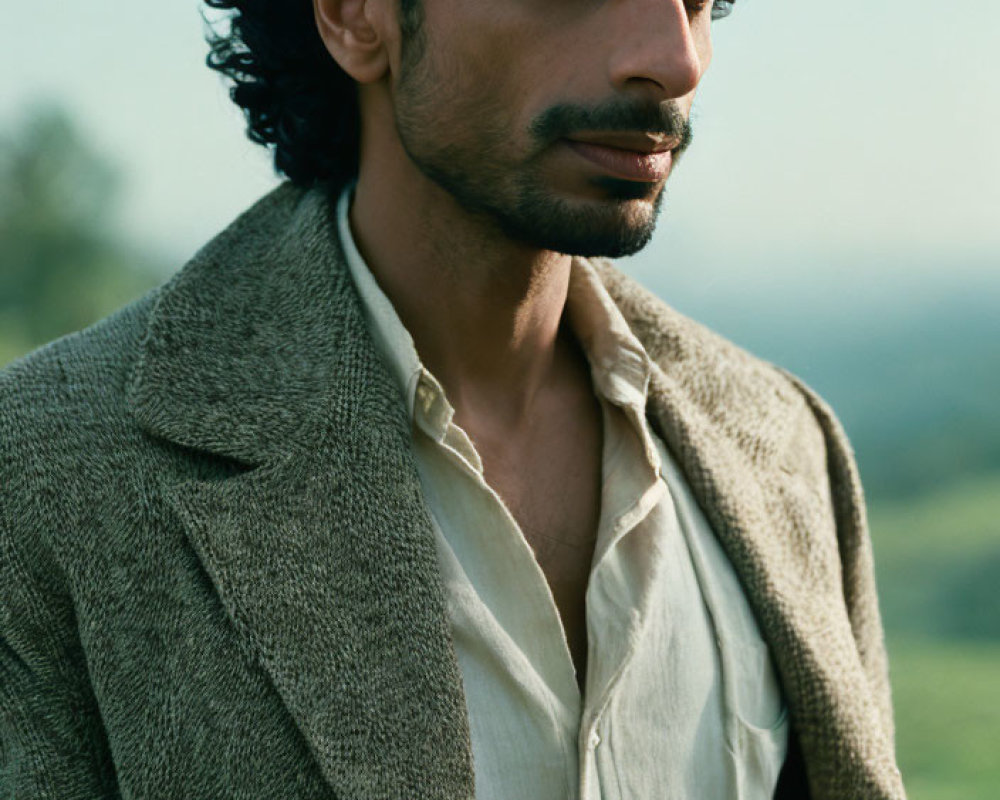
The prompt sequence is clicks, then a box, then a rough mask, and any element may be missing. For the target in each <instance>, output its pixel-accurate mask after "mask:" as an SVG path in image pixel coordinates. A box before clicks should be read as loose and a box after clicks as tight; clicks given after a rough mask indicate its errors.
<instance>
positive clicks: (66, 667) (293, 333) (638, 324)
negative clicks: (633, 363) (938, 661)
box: [0, 185, 904, 800]
mask: <svg viewBox="0 0 1000 800" xmlns="http://www.w3.org/2000/svg"><path fill="white" fill-rule="evenodd" d="M599 269H600V271H601V274H602V278H603V280H604V281H605V283H606V285H607V286H608V288H609V291H611V293H612V296H613V297H614V298H615V300H616V302H617V303H618V304H619V305H620V307H621V308H622V311H623V313H624V314H625V316H626V319H627V320H628V321H629V324H630V325H631V326H632V327H633V329H634V331H635V332H636V335H637V336H638V337H639V339H640V340H641V341H642V342H643V345H644V346H645V347H646V349H647V350H648V351H649V353H650V355H651V356H652V357H653V358H654V360H655V361H656V364H657V367H656V369H655V374H654V379H653V384H652V387H651V396H650V405H649V415H650V419H651V420H652V422H653V424H654V426H655V427H656V429H657V431H658V432H659V433H660V435H661V436H662V437H663V439H664V441H665V442H666V443H667V445H668V446H669V447H670V449H671V451H672V453H673V454H674V456H675V457H676V458H677V460H678V463H679V464H680V466H681V468H682V469H683V471H684V473H685V476H686V478H687V479H688V481H689V483H690V485H691V487H692V490H693V491H694V493H695V495H696V497H697V498H698V501H699V503H700V505H701V506H702V508H703V509H704V510H705V512H706V515H707V516H708V519H709V520H710V522H711V523H712V525H713V528H714V529H715V531H716V533H717V535H718V536H719V539H720V541H721V542H722V544H723V546H724V548H725V550H726V552H727V554H728V556H729V558H730V559H731V560H732V562H733V565H734V567H735V568H736V571H737V573H738V574H739V575H740V578H741V581H742V583H743V586H744V589H745V591H746V593H747V597H748V599H749V601H750V603H751V606H752V607H753V608H754V611H755V613H756V615H757V617H758V621H759V623H760V626H761V630H762V633H763V634H764V636H765V638H766V639H767V641H768V643H769V645H770V646H771V648H772V651H773V652H774V656H775V661H776V665H777V668H778V672H779V675H780V677H781V681H782V686H783V690H784V692H785V696H786V698H787V701H788V705H789V710H790V714H791V719H792V725H793V729H794V731H795V733H796V735H797V743H796V749H795V752H796V753H799V751H800V755H796V756H795V758H796V759H798V760H799V761H800V762H801V763H800V764H799V765H798V767H799V768H800V770H801V771H802V772H803V774H804V775H805V777H806V779H807V780H808V784H809V794H810V796H811V797H812V798H814V800H833V798H843V799H845V800H846V799H848V798H850V799H851V800H864V799H866V798H871V800H876V798H878V799H883V798H885V799H888V798H893V799H894V800H895V799H897V798H903V797H904V793H903V789H902V785H901V782H900V779H899V774H898V770H897V769H896V767H895V760H894V754H893V732H892V713H891V704H890V698H889V690H888V680H887V671H886V662H885V653H884V646H883V641H882V629H881V624H880V622H879V616H878V608H877V602H876V597H875V590H874V579H873V571H872V559H871V548H870V544H869V540H868V533H867V528H866V521H865V512H864V505H863V500H862V497H861V490H860V485H859V482H858V477H857V471H856V468H855V465H854V460H853V455H852V453H851V451H850V447H849V445H848V443H847V440H846V438H845V437H844V434H843V431H842V430H841V428H840V426H839V424H838V423H837V421H836V419H835V417H834V416H833V415H832V413H831V412H830V411H829V409H828V408H827V407H826V406H825V405H824V404H823V403H822V401H821V400H819V398H817V397H816V396H815V395H814V394H813V393H812V392H811V391H810V390H809V389H808V388H807V387H805V386H804V385H802V384H801V383H800V382H799V381H797V380H796V379H794V378H792V377H791V376H788V375H786V374H784V373H782V372H781V371H780V370H778V369H777V368H775V367H773V366H771V365H769V364H766V363H764V362H761V361H759V360H757V359H755V358H753V357H752V356H750V355H749V354H747V353H745V352H743V351H742V350H740V349H738V348H736V347H735V346H734V345H732V344H730V343H728V342H726V341H725V340H723V339H721V338H720V337H718V336H716V335H715V334H713V333H711V332H710V331H708V330H706V329H705V328H703V327H701V326H699V325H697V324H696V323H694V322H692V321H690V320H688V319H686V318H685V317H683V316H681V315H680V314H678V313H677V312H675V311H673V310H671V309H670V308H668V307H667V306H665V305H664V304H663V303H661V302H660V301H659V300H657V299H656V298H654V297H653V296H652V295H650V294H649V293H647V292H645V291H644V290H642V289H641V288H639V287H638V286H636V285H635V284H633V283H632V282H631V281H629V280H628V279H627V278H625V277H624V276H622V275H621V274H620V273H618V272H617V271H615V270H614V268H613V267H611V266H610V265H608V264H600V265H599ZM436 559H437V556H436V552H435V550H434V541H433V533H432V529H431V527H430V519H429V516H428V511H427V509H426V506H425V504H424V502H423V499H422V497H421V493H420V484H419V479H418V477H417V473H416V470H415V466H414V462H413V456H412V453H411V451H410V432H409V425H408V421H407V417H406V410H405V407H404V404H403V400H402V398H401V397H400V396H399V393H398V390H397V389H396V388H395V385H394V383H393V381H392V380H391V378H390V376H389V374H388V372H387V370H386V367H385V365H384V364H383V363H382V361H381V360H380V358H379V356H378V355H377V353H376V350H375V347H374V345H373V343H372V341H371V338H370V336H369V334H368V332H367V329H366V327H365V323H364V319H363V317H362V314H361V310H360V307H359V302H358V298H357V296H356V294H355V292H354V287H353V284H352V283H351V281H350V277H349V275H348V273H347V269H346V266H345V264H344V261H343V254H342V252H341V250H340V245H339V243H338V241H337V238H336V229H335V224H334V219H333V212H332V209H331V204H330V202H329V200H328V198H327V196H326V195H324V194H323V193H322V192H320V191H318V190H313V191H308V192H305V191H302V190H299V189H296V188H293V187H291V186H290V185H284V186H282V187H279V188H278V189H277V190H275V191H274V192H272V193H271V194H270V195H268V196H267V197H265V198H264V199H263V200H261V201H260V202H259V203H258V204H257V205H256V206H254V207H253V208H252V209H250V210H249V211H248V212H247V213H246V214H244V215H243V216H242V217H240V218H239V219H238V220H237V221H236V222H235V223H233V225H232V226H230V227H229V228H228V229H227V230H226V231H225V232H223V233H222V234H220V236H219V237H217V238H216V239H215V240H214V241H213V242H212V243H210V244H209V245H208V246H207V247H206V248H205V249H204V250H202V251H201V252H200V253H199V254H198V255H197V256H196V257H195V258H194V260H193V261H192V262H191V263H190V264H189V265H188V266H187V267H185V269H183V270H182V271H181V272H179V273H178V274H177V275H176V276H175V277H174V278H173V279H172V280H171V281H170V282H169V283H168V284H166V285H165V286H164V287H161V288H160V289H159V290H156V291H154V292H152V293H151V294H149V295H148V296H146V297H144V298H142V299H141V300H139V301H137V302H136V303H134V304H132V305H130V306H128V307H126V308H125V309H123V310H121V311H119V312H118V313H116V314H114V315H112V316H111V317H109V318H107V319H105V320H103V321H102V322H100V323H98V324H97V325H95V326H93V327H91V328H89V329H87V330H85V331H82V332H81V333H78V334H74V335H72V336H69V337H66V338H64V339H61V340H58V341H56V342H54V343H52V344H50V345H48V346H47V347H45V348H42V349H41V350H39V351H36V352H35V353H33V354H31V355H30V356H28V357H26V358H24V359H22V360H20V361H18V362H15V363H14V364H13V365H11V366H9V367H8V368H7V369H5V370H4V371H3V372H2V373H0V798H7V797H11V798H13V797H16V798H49V797H51V798H61V799H64V798H95V797H121V798H129V799H131V798H135V799H136V800H138V799H139V798H142V799H143V800H146V799H147V798H198V797H205V798H233V799H234V800H235V799H236V798H246V799H248V798H261V797H280V798H324V797H329V798H339V800H362V798H364V799H365V800H388V799H389V798H399V799H400V800H402V799H403V798H409V799H412V798H429V799H430V800H434V799H436V798H440V799H441V800H445V798H447V799H448V800H459V798H470V797H473V795H474V787H473V770H472V755H471V747H470V743H469V733H468V721H467V717H466V710H465V703H464V697H463V694H462V685H461V676H460V674H459V670H458V666H457V662H456V659H455V654H454V648H453V646H452V643H451V640H450V634H449V627H448V622H447V617H446V611H445V605H444V593H443V588H442V586H441V580H440V576H439V574H438V568H437V560H436ZM785 795H786V796H787V797H788V798H789V800H791V798H792V797H795V798H800V797H802V796H803V794H802V792H798V793H796V792H795V790H786V791H785Z"/></svg>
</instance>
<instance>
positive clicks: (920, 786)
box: [889, 639, 1000, 800]
mask: <svg viewBox="0 0 1000 800" xmlns="http://www.w3.org/2000/svg"><path fill="white" fill-rule="evenodd" d="M889 656H890V664H891V677H892V684H893V698H894V701H895V704H896V745H897V752H898V755H899V766H900V769H901V770H902V772H903V780H904V782H905V784H906V788H907V791H908V793H909V797H910V800H996V798H997V797H998V796H1000V643H980V642H976V643H971V644H970V643H954V642H941V641H936V640H917V639H903V640H890V643H889Z"/></svg>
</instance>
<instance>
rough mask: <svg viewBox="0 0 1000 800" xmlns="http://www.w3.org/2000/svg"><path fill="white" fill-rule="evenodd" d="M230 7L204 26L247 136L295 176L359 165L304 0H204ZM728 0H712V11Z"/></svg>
mask: <svg viewBox="0 0 1000 800" xmlns="http://www.w3.org/2000/svg"><path fill="white" fill-rule="evenodd" d="M204 2H205V4H206V5H207V6H209V7H210V8H213V9H216V10H220V11H228V12H231V13H229V14H228V15H227V17H226V21H225V23H224V24H223V25H222V26H221V28H220V26H215V27H211V28H210V32H209V34H208V44H209V48H210V49H209V53H208V57H207V59H206V63H207V64H208V66H209V67H210V68H211V69H213V70H215V71H217V72H220V73H222V74H223V75H224V76H226V77H227V78H229V79H230V80H231V81H232V87H231V88H230V90H229V96H230V97H231V98H232V100H233V102H234V103H236V105H238V106H239V107H240V108H242V109H243V114H244V116H245V117H246V121H247V136H249V137H250V139H251V140H252V141H254V142H257V143H258V144H262V145H265V146H267V147H269V148H271V149H272V151H273V153H274V167H275V169H276V170H277V171H278V172H279V173H280V174H282V175H284V176H285V177H287V178H288V179H289V180H291V181H292V182H293V183H296V184H299V185H301V186H309V185H313V184H316V183H328V184H334V185H337V184H341V183H343V182H346V181H347V180H349V179H351V178H353V177H355V175H356V173H357V169H358V133H359V116H358V99H357V86H356V85H355V83H354V81H353V79H351V77H350V76H348V74H347V73H346V72H344V71H343V70H342V69H341V68H340V67H339V66H338V64H337V62H336V61H334V60H333V59H332V58H331V57H330V54H329V53H328V52H327V51H326V48H325V47H324V45H323V42H322V40H321V39H320V36H319V32H318V30H317V29H316V23H315V20H314V17H313V6H312V3H311V2H310V0H283V2H276V0H204ZM732 4H733V0H714V2H713V7H712V17H713V19H718V18H719V17H724V16H726V14H728V13H729V11H730V10H731V8H732ZM400 7H401V11H402V20H403V28H404V34H405V35H409V34H413V33H415V32H416V31H417V29H418V28H419V24H420V14H419V0H400Z"/></svg>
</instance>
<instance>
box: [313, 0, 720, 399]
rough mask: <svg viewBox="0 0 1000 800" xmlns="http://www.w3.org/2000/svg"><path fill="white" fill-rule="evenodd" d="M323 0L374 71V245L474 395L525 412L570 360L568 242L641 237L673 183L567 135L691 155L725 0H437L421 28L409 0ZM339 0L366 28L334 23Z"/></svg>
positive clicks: (429, 2)
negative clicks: (563, 334) (373, 53)
mask: <svg viewBox="0 0 1000 800" xmlns="http://www.w3.org/2000/svg"><path fill="white" fill-rule="evenodd" d="M316 5H317V18H318V19H319V20H321V22H320V30H321V33H323V34H324V41H325V42H326V43H327V46H328V49H330V51H331V53H332V54H333V55H334V57H335V58H337V59H338V61H339V62H340V63H341V65H342V66H343V67H344V68H345V69H346V70H348V71H349V72H350V71H351V70H352V69H353V70H354V76H355V78H356V79H358V83H359V106H360V111H361V131H362V133H361V146H360V163H359V170H358V184H357V189H356V194H355V200H354V205H353V208H352V214H351V222H352V226H353V230H354V233H355V236H356V238H357V240H358V244H359V247H360V249H361V251H362V253H363V255H364V256H365V258H366V260H367V261H368V263H369V265H370V267H371V269H372V271H373V273H374V274H375V276H376V279H377V280H378V281H379V283H380V285H381V286H382V288H383V290H384V291H385V292H386V294H387V295H388V296H389V298H390V299H391V300H392V302H393V304H394V306H395V307H396V309H397V312H398V313H399V314H400V317H401V319H402V321H403V323H404V324H405V325H406V326H407V327H408V329H410V330H411V334H412V335H413V338H414V341H415V343H416V345H417V348H418V351H419V352H420V355H421V357H422V358H423V359H424V360H425V363H426V364H427V365H428V367H429V368H430V369H431V371H432V372H434V374H435V375H436V376H438V378H439V380H441V381H442V384H443V385H444V386H445V387H446V389H447V391H448V395H449V398H450V399H452V401H453V404H455V406H456V410H457V412H458V413H459V415H462V413H463V406H464V405H465V401H472V398H474V397H477V396H478V397H481V399H482V403H481V405H482V406H483V407H484V408H485V407H490V406H495V405H497V404H499V405H500V406H501V408H502V409H512V408H518V409H522V411H523V412H524V413H525V414H527V413H528V409H529V408H530V406H531V405H532V404H531V402H530V398H531V397H534V396H537V394H538V391H539V387H540V385H541V384H542V383H544V381H545V377H544V376H545V375H546V373H547V372H548V371H549V370H550V368H551V366H552V364H553V363H554V358H555V356H554V353H555V352H556V351H555V344H556V339H557V334H558V332H559V330H560V326H559V320H560V317H561V314H562V309H563V306H564V304H565V297H566V289H567V286H568V273H569V263H570V257H569V256H570V254H582V255H612V256H613V255H620V254H622V253H623V252H634V251H635V250H637V249H639V248H640V247H641V246H642V245H644V244H645V243H646V242H647V241H648V239H649V236H650V235H651V234H652V230H653V227H654V225H655V221H656V214H657V212H658V210H659V208H660V204H661V203H662V198H663V186H664V183H665V176H664V177H663V178H660V179H657V180H623V179H622V178H620V177H618V176H617V175H615V174H613V173H612V172H610V171H609V170H607V169H603V168H602V167H601V166H599V165H598V164H596V163H594V162H593V161H592V160H589V159H587V158H585V157H583V156H581V155H580V154H579V153H578V152H575V151H574V149H573V147H571V146H569V145H568V143H567V137H572V136H581V137H584V138H589V139H590V141H589V142H587V143H586V144H588V145H591V146H594V147H598V148H600V147H601V144H600V142H601V140H602V139H604V140H607V142H608V144H613V145H615V147H614V150H618V151H624V150H625V148H624V147H622V145H625V146H626V147H634V148H636V150H635V151H633V155H635V153H640V157H641V152H640V151H641V150H643V149H644V150H646V151H649V150H652V149H654V148H656V147H657V146H662V145H664V144H667V145H670V146H672V147H673V152H672V153H671V154H670V156H671V157H672V160H673V161H674V162H675V161H676V156H678V155H679V154H680V152H682V151H683V148H684V146H686V144H687V143H688V142H689V141H690V130H689V127H688V125H687V122H686V119H687V116H688V114H689V113H690V107H691V101H692V99H693V96H694V90H695V88H696V86H697V83H698V81H699V80H700V77H701V75H702V73H703V72H704V69H705V67H707V64H708V61H709V60H710V55H711V43H710V28H709V23H710V9H708V8H703V9H701V10H695V11H693V10H692V9H690V8H688V7H686V6H684V4H683V3H681V2H680V0H632V1H631V2H628V3H617V2H594V1H593V0H546V2H538V1H537V0H498V2H496V3H482V2H479V0H421V2H420V7H419V11H418V16H419V26H418V28H417V30H416V31H415V32H414V31H412V30H411V31H408V32H407V33H408V36H409V38H408V39H404V32H403V30H402V29H401V26H400V20H399V9H398V7H397V0H316ZM324 7H331V8H333V9H334V10H333V12H329V11H328V12H327V14H326V18H327V19H334V20H338V21H339V25H340V27H341V28H342V29H343V30H347V31H349V32H351V35H350V36H349V37H341V38H340V39H339V40H336V41H334V39H335V37H336V35H337V34H336V32H334V33H333V34H332V35H331V32H330V30H329V29H326V30H325V29H324V25H323V22H322V20H323V19H324V12H323V9H324ZM345 42H346V43H345ZM352 42H363V43H365V47H371V48H372V49H375V47H376V45H374V44H370V43H371V42H377V47H378V48H380V55H379V58H380V59H381V60H380V61H378V68H371V69H369V68H367V67H364V68H360V69H359V68H357V67H356V66H355V65H356V63H357V61H358V55H357V51H358V50H359V49H360V48H359V47H358V46H357V45H353V44H352ZM370 60H371V61H374V60H375V59H374V57H372V58H371V59H370ZM366 70H367V71H366ZM594 126H598V127H594ZM603 149H604V150H605V151H607V152H610V151H611V150H612V148H611V147H609V146H605V147H604V148H603ZM647 155H648V152H647ZM612 156H614V154H612ZM672 166H673V164H671V165H670V168H672ZM445 312H446V313H445ZM444 319H446V320H447V323H446V324H445V323H444V322H443V320H444ZM435 320H442V321H441V322H440V323H439V324H438V323H435V322H434V321H435ZM476 386H478V387H479V389H478V390H477V389H476V388H475V387H476ZM518 395H519V396H518ZM494 410H495V411H496V413H501V412H500V411H498V410H496V409H494Z"/></svg>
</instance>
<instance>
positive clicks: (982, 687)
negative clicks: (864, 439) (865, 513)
mask: <svg viewBox="0 0 1000 800" xmlns="http://www.w3.org/2000/svg"><path fill="white" fill-rule="evenodd" d="M870 519H871V528H872V539H873V544H874V548H875V557H876V569H877V575H878V581H879V591H880V597H881V605H882V609H883V616H884V618H885V626H886V630H887V633H888V640H889V655H890V669H891V677H892V684H893V693H894V694H893V696H894V700H895V707H896V739H897V750H898V754H899V764H900V769H901V770H902V772H903V779H904V782H905V784H906V787H907V790H908V792H909V796H910V798H911V800H959V799H961V800H996V798H997V797H1000V475H985V476H981V477H979V478H976V479H973V480H969V481H964V482H962V483H959V484H956V485H955V486H953V487H950V488H944V489H942V490H940V491H938V492H935V493H933V494H927V495H924V496H922V497H919V498H917V499H911V500H897V501H893V502H891V503H877V504H874V505H873V507H872V510H871V514H870Z"/></svg>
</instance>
